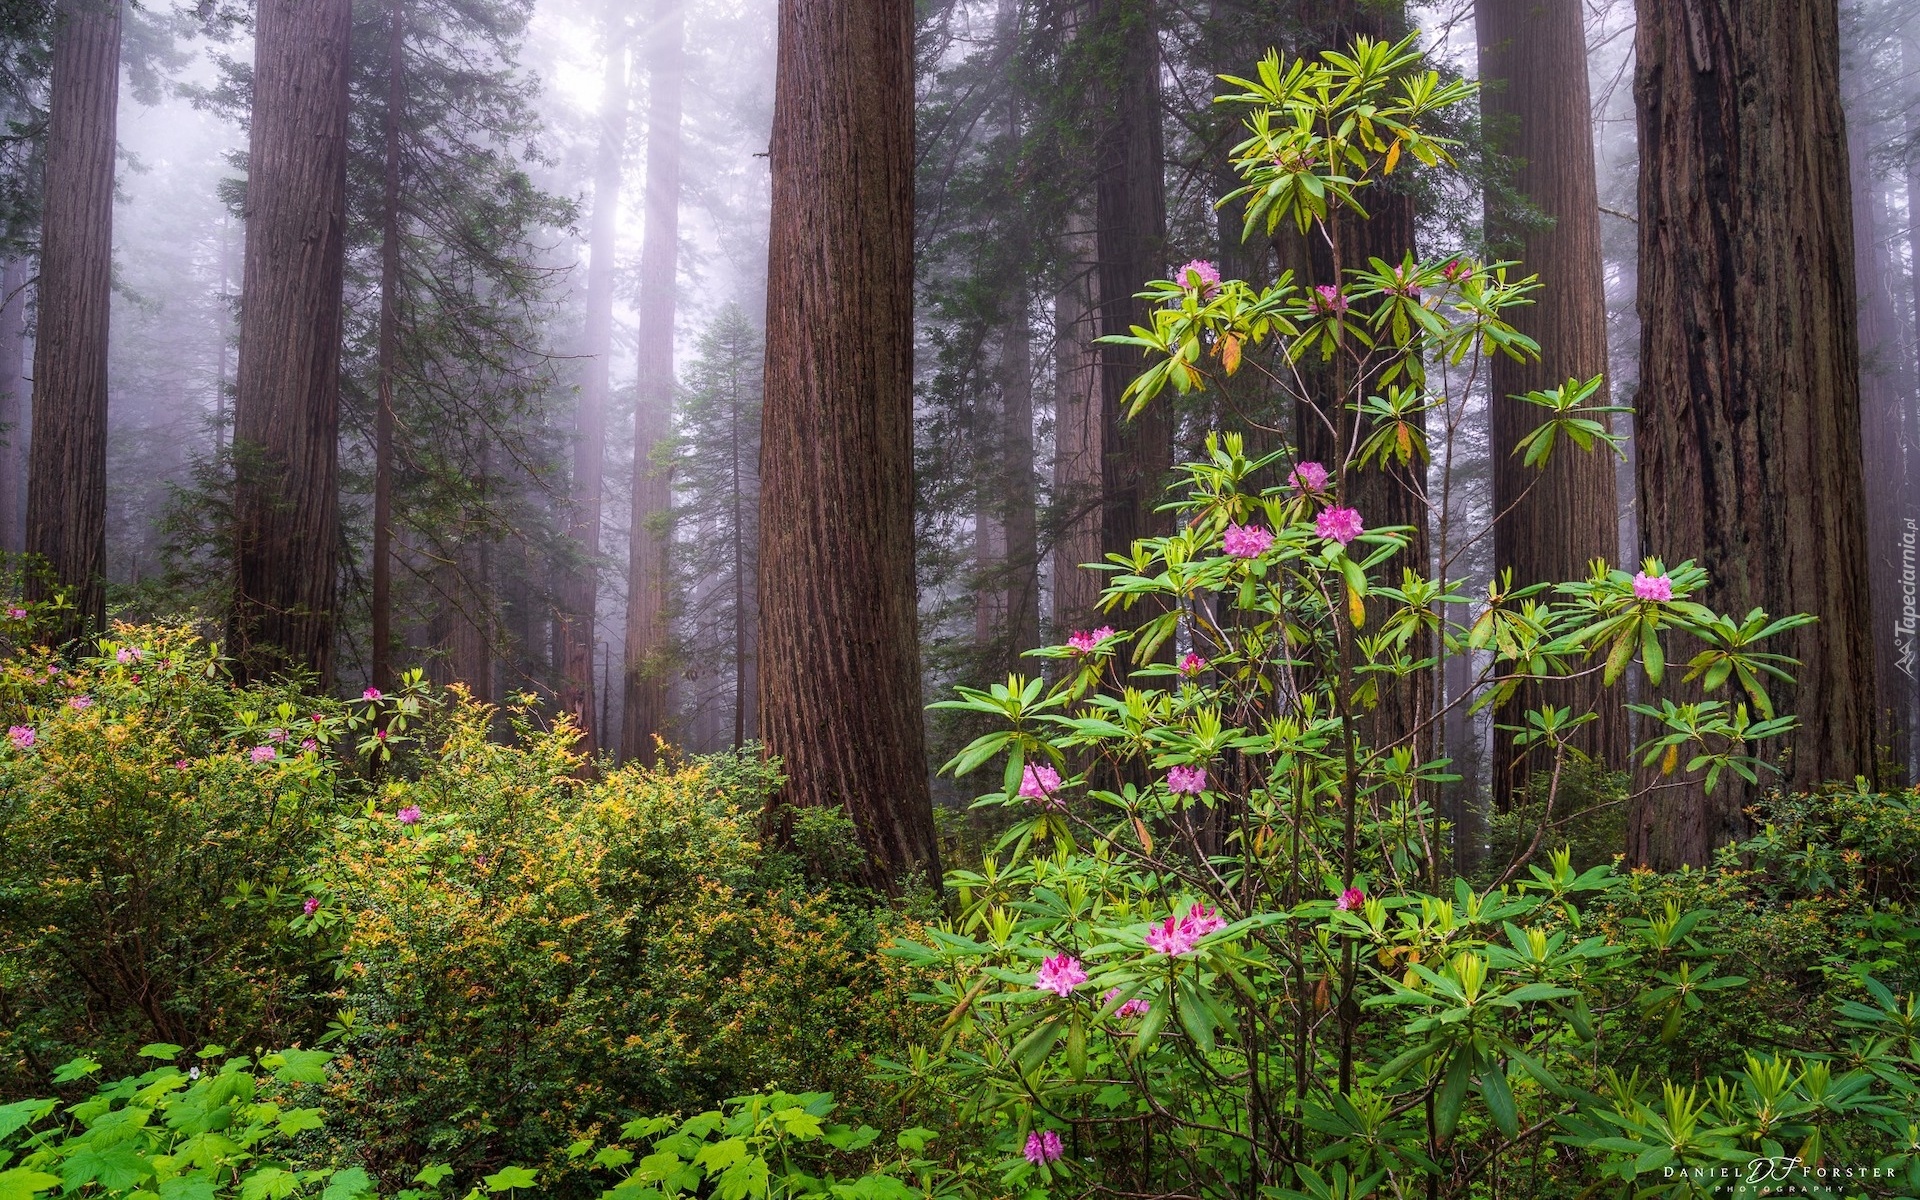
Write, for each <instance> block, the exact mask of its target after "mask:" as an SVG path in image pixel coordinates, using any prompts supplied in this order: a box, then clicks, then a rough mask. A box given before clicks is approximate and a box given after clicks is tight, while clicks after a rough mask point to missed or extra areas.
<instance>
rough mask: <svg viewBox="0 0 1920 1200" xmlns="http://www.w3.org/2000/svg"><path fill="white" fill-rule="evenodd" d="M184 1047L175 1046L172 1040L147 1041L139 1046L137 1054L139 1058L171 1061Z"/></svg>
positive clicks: (177, 1056) (178, 1055)
mask: <svg viewBox="0 0 1920 1200" xmlns="http://www.w3.org/2000/svg"><path fill="white" fill-rule="evenodd" d="M184 1049H186V1047H184V1046H176V1045H174V1044H173V1043H172V1042H148V1043H147V1044H146V1045H144V1046H142V1047H140V1050H139V1054H140V1057H141V1058H158V1059H161V1060H163V1061H166V1062H172V1061H173V1060H174V1059H176V1058H179V1057H180V1052H181V1051H182V1050H184Z"/></svg>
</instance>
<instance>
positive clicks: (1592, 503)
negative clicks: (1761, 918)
mask: <svg viewBox="0 0 1920 1200" xmlns="http://www.w3.org/2000/svg"><path fill="white" fill-rule="evenodd" d="M1582 15H1583V14H1582V9H1581V5H1580V0H1478V3H1477V4H1476V5H1475V6H1474V19H1475V22H1476V24H1477V31H1478V35H1479V42H1480V78H1481V84H1482V87H1481V92H1480V104H1481V108H1482V110H1483V111H1484V112H1485V114H1486V120H1487V128H1488V132H1489V133H1490V134H1491V135H1492V136H1493V137H1494V138H1495V139H1497V142H1498V147H1499V150H1500V151H1501V153H1503V154H1506V155H1510V156H1512V157H1513V159H1514V160H1515V168H1516V169H1515V173H1514V177H1513V179H1512V186H1513V189H1514V191H1515V192H1517V193H1518V194H1519V195H1520V196H1521V197H1524V198H1525V200H1526V201H1528V202H1529V203H1530V204H1531V205H1532V207H1533V208H1534V209H1535V210H1537V211H1536V213H1535V214H1524V213H1515V212H1506V211H1502V209H1501V207H1500V199H1499V197H1496V196H1493V195H1490V196H1489V197H1488V201H1489V215H1488V220H1487V234H1488V240H1489V241H1490V242H1492V243H1493V246H1494V249H1495V253H1497V254H1499V255H1500V256H1501V257H1502V258H1515V259H1518V260H1519V262H1520V266H1519V267H1518V268H1517V272H1518V274H1521V275H1527V274H1533V275H1538V276H1539V277H1540V285H1541V286H1540V288H1539V290H1538V291H1536V292H1534V293H1533V295H1532V299H1533V304H1532V305H1531V306H1529V307H1524V308H1519V309H1515V310H1512V314H1511V315H1512V321H1513V325H1514V327H1515V328H1516V329H1518V330H1519V331H1520V332H1521V333H1523V334H1526V335H1527V336H1528V337H1530V338H1532V339H1534V340H1535V341H1536V342H1538V343H1539V344H1540V358H1539V360H1538V361H1536V362H1520V361H1516V360H1514V359H1512V358H1509V357H1507V356H1506V355H1504V354H1500V355H1495V356H1494V357H1493V370H1492V388H1493V400H1492V409H1491V411H1492V433H1493V445H1492V462H1493V508H1494V512H1495V513H1496V514H1497V517H1496V520H1495V522H1494V527H1493V553H1494V562H1495V568H1496V570H1500V569H1506V568H1511V569H1512V571H1513V578H1514V582H1515V583H1516V584H1518V585H1520V586H1523V587H1524V586H1526V585H1528V584H1534V583H1552V582H1561V581H1565V580H1575V579H1584V578H1585V577H1586V575H1587V564H1588V563H1589V562H1591V561H1592V560H1593V559H1596V558H1600V559H1605V560H1606V561H1607V562H1609V563H1614V564H1618V563H1619V560H1620V533H1619V528H1618V523H1617V519H1616V513H1617V510H1618V501H1617V497H1616V484H1615V481H1614V480H1615V474H1614V456H1613V454H1612V453H1611V452H1610V451H1609V450H1607V449H1606V448H1604V447H1598V446H1596V447H1595V448H1594V449H1593V450H1590V451H1582V450H1580V449H1579V448H1578V447H1577V446H1574V445H1572V444H1570V443H1567V442H1565V441H1564V440H1563V441H1562V442H1561V443H1560V444H1559V445H1558V446H1556V447H1555V449H1554V452H1553V455H1552V457H1551V458H1550V459H1549V460H1548V461H1547V464H1546V466H1545V467H1544V469H1540V468H1534V467H1528V466H1525V465H1523V463H1522V460H1521V455H1520V454H1519V453H1517V452H1516V447H1517V446H1518V445H1519V443H1520V440H1521V439H1522V438H1524V437H1525V436H1526V435H1527V434H1529V433H1531V432H1532V431H1533V430H1534V429H1535V428H1537V427H1538V426H1539V425H1540V423H1541V417H1542V415H1543V413H1544V410H1542V409H1540V408H1536V407H1534V406H1533V405H1530V404H1525V403H1522V402H1520V401H1517V400H1512V399H1509V397H1512V396H1516V395H1520V394H1522V393H1525V392H1531V391H1545V390H1550V389H1552V388H1555V387H1558V386H1560V385H1561V384H1562V383H1565V382H1566V381H1567V380H1568V379H1574V378H1577V379H1581V380H1585V379H1590V378H1592V377H1593V376H1595V375H1599V374H1602V373H1603V372H1605V370H1606V368H1607V308H1606V283H1605V277H1604V275H1603V273H1602V265H1601V257H1600V207H1599V205H1600V197H1599V192H1598V189H1597V186H1596V182H1595V177H1594V164H1593V122H1592V115H1591V112H1590V104H1589V100H1588V90H1587V42H1586V29H1585V26H1584V24H1583V21H1582ZM1529 216H1533V217H1537V218H1544V223H1543V222H1542V221H1540V220H1538V219H1535V220H1531V221H1530V220H1529V219H1528V218H1529ZM1606 394H1607V393H1606V392H1605V390H1604V389H1603V390H1602V391H1601V392H1599V393H1598V394H1596V396H1595V399H1594V403H1596V404H1604V403H1605V402H1606ZM1545 704H1552V705H1559V706H1568V707H1571V708H1572V709H1573V711H1574V712H1575V714H1576V715H1577V714H1582V713H1587V712H1594V713H1597V714H1598V715H1599V720H1597V721H1595V722H1592V723H1591V724H1588V725H1586V726H1585V727H1583V728H1582V729H1581V730H1580V731H1579V734H1578V736H1577V738H1576V740H1575V742H1574V745H1575V746H1576V747H1577V748H1578V749H1580V750H1581V751H1583V752H1585V753H1586V754H1589V755H1592V756H1594V757H1596V758H1599V759H1601V760H1602V761H1604V762H1606V763H1608V764H1609V765H1611V766H1615V767H1624V766H1625V765H1626V761H1627V751H1628V747H1627V744H1626V739H1627V723H1626V720H1625V715H1626V714H1625V711H1624V709H1623V708H1622V707H1621V704H1620V701H1619V699H1618V698H1617V697H1615V698H1613V699H1611V700H1610V699H1609V698H1608V695H1607V693H1606V691H1605V690H1604V689H1603V688H1601V686H1600V682H1599V679H1598V677H1597V676H1591V677H1587V678H1583V679H1578V680H1566V681H1561V682H1558V683H1554V684H1551V685H1546V686H1541V687H1529V688H1524V689H1522V690H1521V692H1520V693H1519V695H1518V696H1516V698H1515V699H1514V700H1513V701H1511V702H1509V704H1508V705H1507V706H1506V707H1505V708H1504V709H1502V711H1501V716H1500V721H1499V724H1520V723H1522V722H1523V721H1524V717H1523V715H1522V714H1524V713H1525V712H1526V711H1527V710H1528V709H1532V708H1537V707H1539V706H1541V705H1545ZM1494 737H1495V742H1494V763H1495V767H1494V773H1493V788H1494V801H1495V803H1496V804H1498V805H1500V806H1501V807H1503V808H1504V807H1505V806H1506V804H1507V803H1508V802H1509V800H1510V799H1511V797H1512V795H1513V793H1514V792H1515V791H1516V790H1518V789H1519V788H1520V787H1522V786H1524V784H1525V782H1526V779H1527V776H1528V775H1529V773H1530V771H1531V769H1532V768H1533V767H1535V766H1545V765H1546V761H1547V760H1546V758H1545V756H1544V752H1536V754H1535V755H1533V756H1532V758H1531V759H1530V758H1529V757H1527V756H1516V755H1515V753H1514V748H1513V736H1512V734H1510V733H1507V732H1504V731H1501V730H1498V729H1497V728H1496V732H1495V735H1494Z"/></svg>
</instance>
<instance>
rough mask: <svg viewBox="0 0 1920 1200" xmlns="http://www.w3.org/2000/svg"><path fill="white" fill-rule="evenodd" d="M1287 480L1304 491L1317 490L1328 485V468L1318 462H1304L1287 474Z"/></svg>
mask: <svg viewBox="0 0 1920 1200" xmlns="http://www.w3.org/2000/svg"><path fill="white" fill-rule="evenodd" d="M1287 482H1288V483H1291V484H1292V485H1293V486H1294V487H1297V488H1299V489H1300V490H1301V491H1303V492H1317V491H1320V490H1321V489H1322V488H1325V487H1326V486H1327V469H1326V468H1325V467H1323V466H1321V465H1320V464H1319V463H1317V462H1303V463H1301V464H1300V465H1299V466H1297V467H1295V468H1294V469H1293V474H1291V475H1289V476H1287Z"/></svg>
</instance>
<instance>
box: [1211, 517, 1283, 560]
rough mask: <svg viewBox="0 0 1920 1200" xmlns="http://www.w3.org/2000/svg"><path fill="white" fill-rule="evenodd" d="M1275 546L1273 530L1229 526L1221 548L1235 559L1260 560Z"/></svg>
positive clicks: (1254, 526) (1256, 526)
mask: <svg viewBox="0 0 1920 1200" xmlns="http://www.w3.org/2000/svg"><path fill="white" fill-rule="evenodd" d="M1271 545H1273V530H1271V529H1265V528H1262V527H1261V526H1259V525H1229V526H1227V536H1226V537H1225V538H1224V539H1222V541H1221V548H1222V549H1223V550H1225V551H1226V552H1227V553H1228V555H1230V556H1232V557H1234V558H1259V557H1260V556H1261V555H1262V554H1265V553H1266V552H1267V547H1269V546H1271Z"/></svg>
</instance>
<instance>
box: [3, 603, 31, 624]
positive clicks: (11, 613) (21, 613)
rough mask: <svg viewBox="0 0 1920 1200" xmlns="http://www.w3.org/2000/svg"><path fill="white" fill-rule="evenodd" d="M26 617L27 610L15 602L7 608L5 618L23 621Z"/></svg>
mask: <svg viewBox="0 0 1920 1200" xmlns="http://www.w3.org/2000/svg"><path fill="white" fill-rule="evenodd" d="M26 619H27V610H26V609H24V608H21V607H20V606H19V605H17V604H16V605H14V606H13V607H12V608H9V609H8V610H7V620H9V621H24V620H26Z"/></svg>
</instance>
